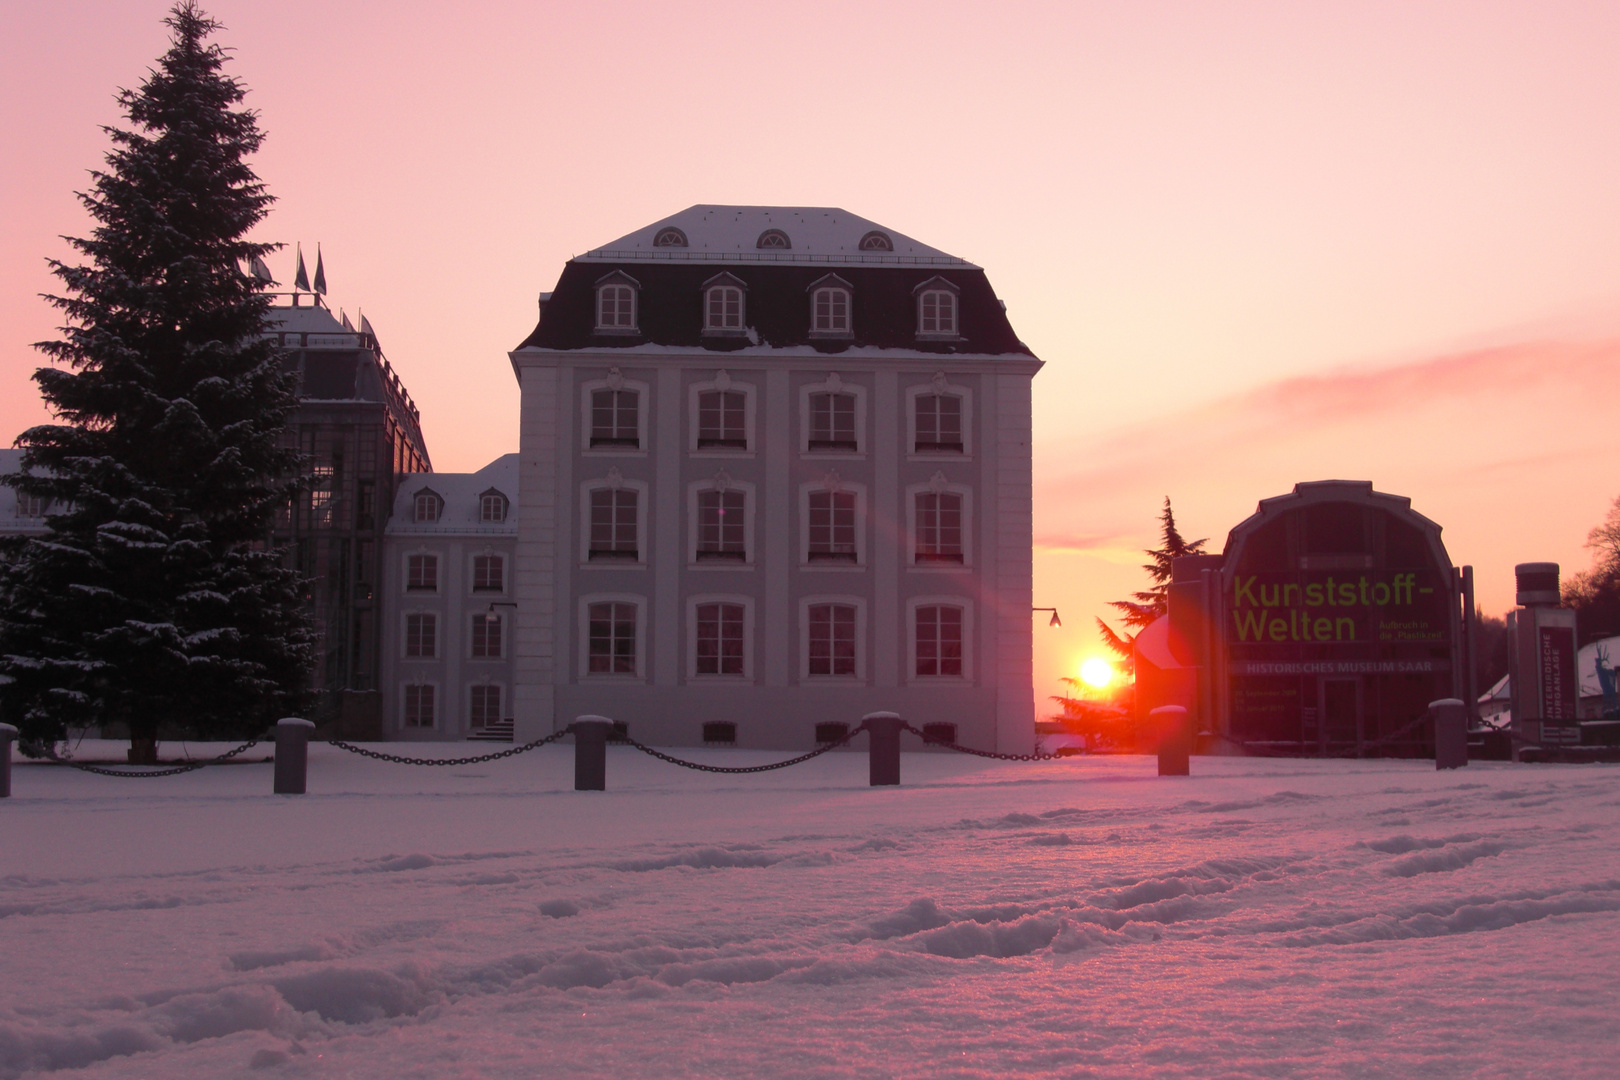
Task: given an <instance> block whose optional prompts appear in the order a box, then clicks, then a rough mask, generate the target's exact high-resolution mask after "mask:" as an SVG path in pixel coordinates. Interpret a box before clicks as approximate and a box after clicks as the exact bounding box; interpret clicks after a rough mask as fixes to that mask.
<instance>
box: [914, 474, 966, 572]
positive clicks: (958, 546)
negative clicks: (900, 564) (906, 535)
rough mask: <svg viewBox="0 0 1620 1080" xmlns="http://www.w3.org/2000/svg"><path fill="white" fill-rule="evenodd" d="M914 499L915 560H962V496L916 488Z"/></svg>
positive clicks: (926, 561) (922, 561)
mask: <svg viewBox="0 0 1620 1080" xmlns="http://www.w3.org/2000/svg"><path fill="white" fill-rule="evenodd" d="M916 499H917V505H916V511H917V516H916V523H917V548H916V551H915V553H914V555H915V561H916V562H919V563H930V562H933V563H960V562H962V561H963V560H962V496H961V495H960V494H958V493H957V492H954V491H919V492H917V495H916Z"/></svg>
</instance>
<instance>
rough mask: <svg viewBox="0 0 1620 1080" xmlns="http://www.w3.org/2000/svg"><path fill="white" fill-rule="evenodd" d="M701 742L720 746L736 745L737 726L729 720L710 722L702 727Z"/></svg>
mask: <svg viewBox="0 0 1620 1080" xmlns="http://www.w3.org/2000/svg"><path fill="white" fill-rule="evenodd" d="M703 741H704V742H705V743H717V744H719V745H721V746H735V745H737V725H736V724H733V723H731V722H730V721H729V720H711V721H709V722H708V723H706V724H704V725H703Z"/></svg>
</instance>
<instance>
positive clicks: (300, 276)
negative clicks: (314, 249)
mask: <svg viewBox="0 0 1620 1080" xmlns="http://www.w3.org/2000/svg"><path fill="white" fill-rule="evenodd" d="M293 288H294V289H303V290H304V291H305V292H308V291H309V271H307V270H305V269H304V246H303V245H302V244H300V245H299V246H298V273H297V274H295V275H294V276H293Z"/></svg>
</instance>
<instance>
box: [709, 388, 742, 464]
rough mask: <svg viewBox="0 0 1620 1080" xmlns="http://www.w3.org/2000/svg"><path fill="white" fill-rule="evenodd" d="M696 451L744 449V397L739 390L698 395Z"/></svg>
mask: <svg viewBox="0 0 1620 1080" xmlns="http://www.w3.org/2000/svg"><path fill="white" fill-rule="evenodd" d="M697 445H698V449H699V450H702V449H705V448H726V449H734V450H746V449H748V395H747V394H746V393H744V392H743V391H741V390H705V391H703V392H702V393H700V394H698V433H697Z"/></svg>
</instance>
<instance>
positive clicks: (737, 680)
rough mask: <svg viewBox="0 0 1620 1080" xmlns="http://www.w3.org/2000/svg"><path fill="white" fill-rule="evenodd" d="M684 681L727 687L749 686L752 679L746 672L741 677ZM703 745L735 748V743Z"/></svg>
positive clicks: (692, 677) (706, 677)
mask: <svg viewBox="0 0 1620 1080" xmlns="http://www.w3.org/2000/svg"><path fill="white" fill-rule="evenodd" d="M686 681H687V682H689V683H720V684H722V685H729V686H747V685H748V684H750V683H752V682H753V681H754V677H753V676H752V675H749V674H748V673H746V672H744V673H743V674H741V675H688V676H687V677H686ZM703 745H704V746H735V745H736V744H735V743H723V742H714V743H708V742H706V743H704V744H703Z"/></svg>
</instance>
